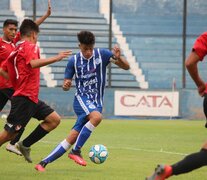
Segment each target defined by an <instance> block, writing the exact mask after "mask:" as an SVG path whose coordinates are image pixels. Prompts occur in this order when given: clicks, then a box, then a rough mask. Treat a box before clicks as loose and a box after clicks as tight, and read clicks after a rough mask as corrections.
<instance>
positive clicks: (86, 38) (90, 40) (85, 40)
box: [77, 31, 95, 45]
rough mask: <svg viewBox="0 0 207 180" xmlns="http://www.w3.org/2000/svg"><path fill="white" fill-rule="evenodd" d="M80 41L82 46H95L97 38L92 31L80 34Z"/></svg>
mask: <svg viewBox="0 0 207 180" xmlns="http://www.w3.org/2000/svg"><path fill="white" fill-rule="evenodd" d="M77 36H78V41H79V42H80V43H81V44H86V45H93V44H95V36H94V34H93V33H92V32H90V31H80V32H79V33H78V34H77Z"/></svg>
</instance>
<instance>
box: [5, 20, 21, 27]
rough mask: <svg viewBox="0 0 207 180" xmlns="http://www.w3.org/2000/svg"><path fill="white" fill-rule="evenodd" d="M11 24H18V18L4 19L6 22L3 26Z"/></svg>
mask: <svg viewBox="0 0 207 180" xmlns="http://www.w3.org/2000/svg"><path fill="white" fill-rule="evenodd" d="M10 24H13V25H15V26H16V27H17V26H18V22H17V20H14V19H6V20H5V21H4V23H3V28H4V27H7V26H8V25H10Z"/></svg>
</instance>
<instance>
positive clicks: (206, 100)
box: [203, 94, 207, 128]
mask: <svg viewBox="0 0 207 180" xmlns="http://www.w3.org/2000/svg"><path fill="white" fill-rule="evenodd" d="M203 112H204V114H205V117H206V120H207V94H204V99H203ZM205 127H206V128H207V122H206V123H205Z"/></svg>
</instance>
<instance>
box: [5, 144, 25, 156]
mask: <svg viewBox="0 0 207 180" xmlns="http://www.w3.org/2000/svg"><path fill="white" fill-rule="evenodd" d="M6 150H7V151H9V152H12V153H14V154H17V155H20V156H22V153H21V152H20V151H19V150H18V149H17V147H16V146H15V145H12V144H10V143H9V144H7V146H6Z"/></svg>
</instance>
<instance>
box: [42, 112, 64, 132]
mask: <svg viewBox="0 0 207 180" xmlns="http://www.w3.org/2000/svg"><path fill="white" fill-rule="evenodd" d="M46 122H47V123H48V124H49V126H50V128H51V129H55V128H56V127H57V126H58V125H59V124H60V122H61V117H60V115H59V114H57V113H56V112H53V113H51V114H50V115H49V116H48V117H47V118H46Z"/></svg>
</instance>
